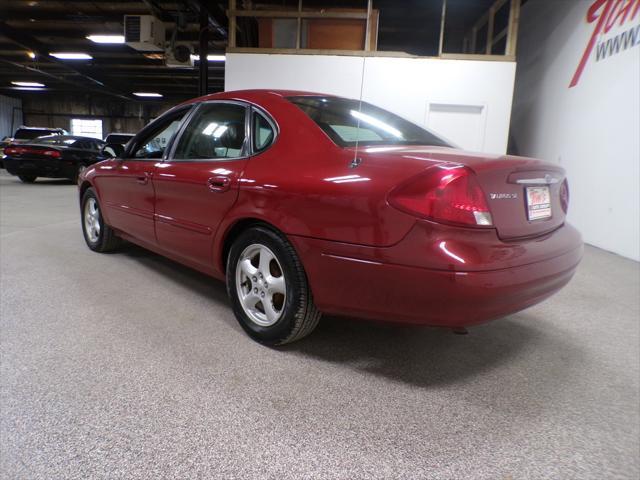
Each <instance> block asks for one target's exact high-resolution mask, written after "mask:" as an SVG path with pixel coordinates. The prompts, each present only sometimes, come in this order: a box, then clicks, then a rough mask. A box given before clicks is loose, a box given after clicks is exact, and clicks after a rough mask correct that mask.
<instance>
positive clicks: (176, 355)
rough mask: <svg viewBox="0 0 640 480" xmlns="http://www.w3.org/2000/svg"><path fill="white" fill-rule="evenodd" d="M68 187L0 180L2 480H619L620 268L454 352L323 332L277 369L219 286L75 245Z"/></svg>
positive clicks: (592, 270) (364, 331)
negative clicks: (241, 324)
mask: <svg viewBox="0 0 640 480" xmlns="http://www.w3.org/2000/svg"><path fill="white" fill-rule="evenodd" d="M78 217H79V215H78V211H77V204H76V197H75V187H74V186H73V185H70V184H68V183H64V182H57V181H50V182H43V183H37V184H36V185H22V184H20V183H18V181H17V180H14V179H13V178H12V177H8V176H6V175H0V257H1V265H0V267H1V276H0V295H1V300H2V302H1V310H0V317H1V321H0V347H1V349H0V353H1V357H0V374H1V377H0V387H1V389H0V402H1V403H0V407H1V423H0V473H1V476H2V478H5V479H63V478H76V479H89V478H108V479H115V478H127V479H128V478H140V479H148V478H189V479H194V478H225V479H227V478H238V479H254V478H255V479H258V478H272V479H288V478H291V479H300V478H310V479H311V478H312V479H324V478H327V479H334V478H335V479H338V478H342V479H361V478H362V479H364V478H380V479H395V478H402V479H418V478H434V479H435V478H437V479H458V478H468V479H474V480H475V479H523V478H545V479H547V478H556V479H598V480H601V479H614V478H629V479H637V478H638V475H639V471H640V469H639V460H638V458H639V453H640V452H639V440H638V437H639V433H640V426H639V417H640V415H639V408H640V406H639V385H638V383H639V357H638V344H639V335H638V330H639V311H640V308H639V296H638V293H639V288H640V287H639V277H640V271H639V267H638V264H637V263H634V262H631V261H628V260H624V259H622V258H620V257H617V256H615V255H612V254H609V253H606V252H603V251H600V250H597V249H594V248H588V249H587V251H586V256H585V259H584V262H583V264H582V266H581V268H580V270H579V273H578V275H577V277H576V278H575V279H574V280H573V282H572V283H571V284H570V285H569V286H568V287H567V288H566V289H565V290H564V291H562V292H561V293H560V294H558V295H557V296H556V297H554V298H553V299H551V300H550V301H547V302H546V303H544V304H542V305H540V306H537V307H534V308H532V309H530V310H528V311H526V312H523V313H521V314H518V315H513V316H511V317H509V318H505V319H503V320H500V321H497V322H494V323H492V324H489V325H486V326H482V327H478V328H475V329H473V330H472V331H471V333H470V334H469V335H466V336H456V335H453V334H451V333H448V332H444V331H440V330H435V329H429V328H401V327H396V328H394V327H389V326H381V325H376V324H371V323H366V322H357V321H351V320H343V319H335V318H328V319H325V320H323V321H322V322H321V324H320V326H319V328H318V330H317V331H316V332H315V334H314V335H312V336H311V337H309V338H308V339H306V340H304V341H302V342H300V343H297V344H294V345H292V346H290V347H287V348H286V349H283V350H280V351H277V350H271V349H268V348H265V347H261V346H259V345H257V344H256V343H254V342H252V341H251V340H249V339H248V338H247V337H246V336H245V335H244V334H243V332H242V331H241V330H240V328H239V327H238V326H237V325H236V323H235V319H234V317H233V315H232V313H231V311H230V309H229V306H228V302H227V300H226V296H225V291H224V288H223V285H222V284H220V283H217V282H215V281H213V280H210V279H209V278H207V277H205V276H202V275H200V274H198V273H195V272H193V271H190V270H188V269H186V268H183V267H181V266H179V265H176V264H174V263H172V262H170V261H167V260H164V259H163V258H160V257H158V256H156V255H153V254H151V253H148V252H146V251H144V250H142V249H139V248H136V247H129V248H127V249H125V250H123V251H122V252H120V253H115V254H108V255H100V254H95V253H92V252H90V251H89V250H88V249H87V248H86V247H85V245H84V244H83V241H82V237H81V234H80V227H79V221H78Z"/></svg>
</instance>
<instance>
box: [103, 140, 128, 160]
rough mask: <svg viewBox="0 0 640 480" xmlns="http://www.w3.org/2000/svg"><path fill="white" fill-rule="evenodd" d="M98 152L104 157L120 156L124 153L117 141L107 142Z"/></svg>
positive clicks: (122, 147)
mask: <svg viewBox="0 0 640 480" xmlns="http://www.w3.org/2000/svg"><path fill="white" fill-rule="evenodd" d="M100 153H101V154H102V156H103V157H104V158H105V159H107V158H121V157H122V155H123V154H124V146H123V145H121V144H119V143H107V144H106V145H105V146H104V147H102V151H101V152H100Z"/></svg>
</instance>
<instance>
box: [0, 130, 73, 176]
mask: <svg viewBox="0 0 640 480" xmlns="http://www.w3.org/2000/svg"><path fill="white" fill-rule="evenodd" d="M46 135H67V131H66V130H63V129H62V128H44V127H25V126H22V127H20V128H18V129H17V130H16V131H15V133H14V134H13V137H4V138H3V139H2V141H1V142H0V168H4V167H3V165H2V160H3V158H4V149H5V148H7V147H8V146H9V145H17V144H20V143H27V142H30V141H31V140H33V139H35V138H38V137H44V136H46Z"/></svg>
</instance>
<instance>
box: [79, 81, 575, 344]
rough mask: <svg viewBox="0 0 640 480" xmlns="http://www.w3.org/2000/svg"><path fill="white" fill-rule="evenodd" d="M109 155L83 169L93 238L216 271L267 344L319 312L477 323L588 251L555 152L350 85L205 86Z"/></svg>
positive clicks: (561, 280) (526, 299)
mask: <svg viewBox="0 0 640 480" xmlns="http://www.w3.org/2000/svg"><path fill="white" fill-rule="evenodd" d="M120 157H121V158H112V159H109V160H106V161H103V162H100V163H98V164H95V165H94V166H92V167H91V168H89V169H88V170H86V171H85V173H84V174H83V176H82V178H81V181H80V200H81V212H82V227H83V232H84V237H85V240H86V242H87V245H88V246H89V248H91V249H92V250H95V251H98V252H105V251H108V250H112V249H114V248H115V247H117V245H118V244H119V242H120V240H121V239H126V240H129V241H131V242H134V243H136V244H139V245H141V246H143V247H145V248H148V249H149V250H153V251H154V252H157V253H159V254H161V255H165V256H167V257H169V258H171V259H173V260H175V261H178V262H180V263H183V264H185V265H188V266H190V267H193V268H195V269H197V270H200V271H202V272H204V273H207V274H209V275H211V276H213V277H216V278H219V279H221V280H225V281H226V283H227V288H228V292H229V296H230V298H231V303H232V305H233V310H234V312H235V315H236V317H237V318H238V321H239V322H240V325H241V326H242V327H243V328H244V329H245V330H246V332H247V333H248V334H249V335H250V336H251V337H253V338H254V339H256V340H258V341H260V342H262V343H265V344H270V345H277V344H284V343H288V342H292V341H294V340H297V339H300V338H302V337H303V336H305V335H307V334H309V333H310V332H311V331H312V330H313V329H314V327H315V326H316V324H317V323H318V320H319V318H320V315H321V313H327V314H339V315H352V316H358V317H364V318H371V319H380V320H387V321H394V322H404V323H416V324H427V325H436V326H443V327H451V328H461V327H465V326H469V325H474V324H478V323H481V322H485V321H488V320H491V319H495V318H498V317H502V316H504V315H507V314H510V313H513V312H517V311H519V310H522V309H524V308H526V307H529V306H531V305H534V304H536V303H538V302H541V301H542V300H544V299H546V298H548V297H549V296H550V295H553V294H554V293H555V292H557V291H558V290H559V289H560V288H562V287H563V286H564V285H565V284H566V283H567V282H569V280H570V279H571V277H572V276H573V274H574V272H575V270H576V267H577V266H578V263H579V262H580V259H581V257H582V240H581V237H580V234H579V233H578V232H577V231H576V229H574V228H573V227H572V226H571V225H569V224H568V223H566V222H565V216H566V212H567V207H568V202H569V191H568V186H567V180H566V178H565V172H564V170H563V169H562V168H560V167H558V166H556V165H552V164H549V163H545V162H542V161H540V160H535V159H530V158H518V157H513V156H491V155H486V154H477V153H468V152H463V151H460V150H458V149H456V148H454V147H452V146H451V145H449V144H448V143H447V142H446V141H445V140H443V139H442V138H440V137H438V136H437V135H435V134H433V133H432V132H430V131H427V130H425V129H423V128H421V127H419V126H416V125H414V124H412V123H409V122H408V121H406V120H403V119H402V118H400V117H398V116H396V115H394V114H392V113H390V112H387V111H385V110H382V109H380V108H377V107H375V106H373V105H369V104H367V103H364V102H363V103H361V102H359V101H357V100H349V99H345V98H340V97H334V96H329V95H322V94H315V93H305V92H295V91H260V90H253V91H242V92H226V93H220V94H215V95H208V96H206V97H202V98H198V99H195V100H192V101H190V102H187V103H184V104H182V105H179V106H177V107H175V108H173V109H172V110H170V111H168V112H167V113H166V114H164V115H163V116H161V117H160V118H158V119H157V120H155V121H154V122H152V123H151V124H150V125H148V126H147V127H146V128H144V129H143V130H142V131H141V132H140V133H138V134H137V135H136V136H135V138H134V139H133V140H132V141H131V142H129V144H128V145H127V147H126V150H125V151H124V152H123V153H122V154H121V155H120Z"/></svg>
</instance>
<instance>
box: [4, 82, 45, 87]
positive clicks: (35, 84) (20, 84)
mask: <svg viewBox="0 0 640 480" xmlns="http://www.w3.org/2000/svg"><path fill="white" fill-rule="evenodd" d="M11 83H12V84H13V85H15V86H17V87H44V83H38V82H11Z"/></svg>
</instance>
